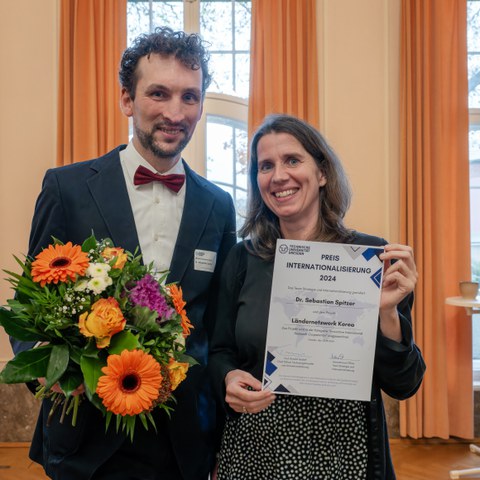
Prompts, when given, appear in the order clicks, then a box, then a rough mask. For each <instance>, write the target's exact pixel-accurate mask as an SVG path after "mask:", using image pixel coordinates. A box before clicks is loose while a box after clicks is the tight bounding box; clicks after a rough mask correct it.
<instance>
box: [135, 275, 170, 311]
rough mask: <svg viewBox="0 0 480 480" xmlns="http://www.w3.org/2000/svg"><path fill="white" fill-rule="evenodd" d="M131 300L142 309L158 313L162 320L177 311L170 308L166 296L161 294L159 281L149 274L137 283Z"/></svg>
mask: <svg viewBox="0 0 480 480" xmlns="http://www.w3.org/2000/svg"><path fill="white" fill-rule="evenodd" d="M130 300H131V301H132V303H134V304H135V305H138V306H140V307H148V308H149V309H150V310H152V311H155V312H157V313H158V317H159V319H160V318H162V317H163V318H166V319H168V318H170V317H171V315H172V314H173V313H174V312H175V310H174V309H173V308H171V307H169V306H168V304H167V301H166V300H165V298H164V296H163V295H162V294H161V293H160V288H159V286H158V283H157V281H156V280H155V279H154V278H153V277H152V276H151V275H149V274H147V275H145V276H144V277H143V278H142V279H141V280H139V281H138V282H137V284H136V285H135V287H134V288H132V290H131V291H130Z"/></svg>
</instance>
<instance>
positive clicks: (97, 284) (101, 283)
mask: <svg viewBox="0 0 480 480" xmlns="http://www.w3.org/2000/svg"><path fill="white" fill-rule="evenodd" d="M109 281H110V283H109ZM111 283H112V279H111V278H110V277H108V276H104V277H93V278H92V279H91V280H89V282H88V285H87V287H88V288H89V289H90V290H91V291H92V292H93V293H95V294H96V295H98V294H100V293H102V292H103V291H104V290H105V289H106V288H107V287H108V286H109V285H111Z"/></svg>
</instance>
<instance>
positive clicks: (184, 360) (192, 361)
mask: <svg viewBox="0 0 480 480" xmlns="http://www.w3.org/2000/svg"><path fill="white" fill-rule="evenodd" d="M176 360H177V361H178V362H182V363H188V364H189V365H190V366H191V367H193V366H194V365H198V362H197V360H195V358H193V357H191V356H190V355H187V354H186V353H180V354H178V355H176Z"/></svg>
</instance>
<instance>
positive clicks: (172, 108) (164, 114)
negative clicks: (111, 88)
mask: <svg viewBox="0 0 480 480" xmlns="http://www.w3.org/2000/svg"><path fill="white" fill-rule="evenodd" d="M137 78H138V81H137V86H136V91H135V99H134V100H132V98H131V97H130V95H129V94H128V92H127V91H126V90H125V89H123V90H122V98H121V106H122V111H123V113H124V114H125V115H127V116H128V117H132V118H133V128H134V131H133V143H134V145H135V148H136V149H137V151H138V152H139V153H140V154H141V155H142V156H143V157H144V158H145V159H146V160H147V161H148V162H149V163H150V164H152V165H153V166H154V167H155V168H156V169H157V170H159V171H165V170H168V169H169V168H171V167H172V166H173V165H174V164H175V163H176V162H177V161H178V160H179V159H180V157H181V153H182V151H183V149H184V148H185V146H186V145H187V144H188V142H189V141H190V138H191V137H192V135H193V132H194V130H195V126H196V125H197V122H198V121H199V120H200V117H201V116H202V108H203V99H202V71H201V70H200V69H198V70H192V69H190V68H188V67H186V66H185V65H183V64H182V63H181V62H180V61H178V60H177V59H175V58H174V57H167V56H161V55H158V54H152V55H150V57H142V58H141V59H140V60H139V62H138V65H137Z"/></svg>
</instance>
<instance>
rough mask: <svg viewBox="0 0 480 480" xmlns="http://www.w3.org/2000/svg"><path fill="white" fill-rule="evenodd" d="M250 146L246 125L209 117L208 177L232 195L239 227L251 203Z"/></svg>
mask: <svg viewBox="0 0 480 480" xmlns="http://www.w3.org/2000/svg"><path fill="white" fill-rule="evenodd" d="M247 146H248V139H247V128H246V124H244V123H243V122H237V121H235V120H232V119H229V118H225V117H221V116H219V115H207V178H208V179H209V180H210V181H212V182H214V183H216V184H217V185H219V186H220V187H221V188H223V189H224V190H226V191H228V192H230V193H231V195H232V198H233V201H234V203H235V209H236V211H237V227H238V228H240V226H241V225H242V224H243V222H244V215H245V211H246V210H245V209H246V204H247Z"/></svg>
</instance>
